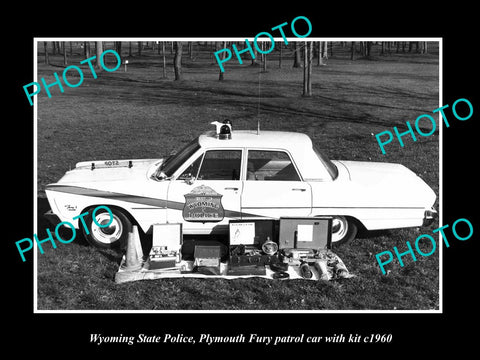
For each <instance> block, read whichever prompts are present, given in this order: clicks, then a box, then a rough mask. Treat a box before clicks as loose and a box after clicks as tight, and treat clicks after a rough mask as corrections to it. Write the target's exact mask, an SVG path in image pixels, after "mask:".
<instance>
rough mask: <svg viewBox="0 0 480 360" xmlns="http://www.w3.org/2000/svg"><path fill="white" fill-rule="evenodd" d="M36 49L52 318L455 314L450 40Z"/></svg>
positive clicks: (43, 266)
mask: <svg viewBox="0 0 480 360" xmlns="http://www.w3.org/2000/svg"><path fill="white" fill-rule="evenodd" d="M301 20H303V22H304V24H307V23H306V21H305V20H304V19H299V20H298V21H297V22H298V23H300V21H301ZM307 25H308V24H307ZM307 29H308V27H307ZM299 31H300V30H299ZM36 40H37V42H36V45H37V46H36V48H37V74H38V75H37V79H36V80H35V82H36V83H38V84H39V85H38V86H37V85H36V84H34V85H32V86H31V87H29V88H27V89H29V91H30V93H33V92H34V91H36V90H35V89H38V90H39V93H38V94H37V95H36V101H37V171H38V173H37V179H38V181H37V186H38V188H37V191H38V208H37V219H38V220H37V221H38V222H37V231H38V233H37V236H38V239H40V240H41V244H40V246H38V247H37V249H34V250H32V251H36V260H37V269H36V270H37V284H36V285H37V290H38V291H37V296H38V298H37V309H38V310H39V311H43V310H152V311H162V310H228V311H235V310H255V311H261V310H264V311H274V310H278V311H296V310H302V311H303V310H313V311H321V310H362V311H363V310H398V311H401V310H423V311H435V310H440V306H441V297H440V293H439V270H440V260H439V256H438V254H439V251H438V250H436V247H437V245H436V240H433V242H432V239H434V238H433V235H435V233H433V232H432V231H435V229H437V228H439V225H438V212H439V204H440V203H441V202H440V195H439V194H440V192H439V190H440V184H439V156H440V155H439V151H440V149H439V129H441V123H439V122H438V120H437V119H434V117H433V116H434V113H433V111H434V110H435V109H438V108H439V107H440V103H439V83H440V73H439V69H440V66H441V64H440V59H441V51H442V43H441V41H440V39H395V41H390V39H364V40H365V41H364V40H362V41H351V40H349V39H332V40H329V39H325V40H324V39H309V38H307V37H305V38H304V39H303V40H301V39H300V38H296V37H288V38H286V39H285V40H284V39H282V38H281V37H280V38H274V41H273V42H272V41H271V40H270V39H269V38H268V37H267V36H264V37H263V38H261V37H258V38H254V39H250V40H241V39H233V40H231V41H227V40H223V41H207V40H205V41H202V40H201V39H199V40H196V39H192V40H188V39H174V40H172V41H165V40H163V39H158V40H156V39H148V38H147V39H139V41H108V39H107V40H104V41H89V39H87V41H56V40H55V39H52V40H51V41H49V40H50V39H36ZM95 40H96V39H95ZM386 40H387V41H386ZM262 52H263V53H264V54H262ZM267 52H268V54H267ZM225 54H228V57H230V60H229V61H225V60H226V58H227V57H226V56H225ZM235 54H238V56H239V59H241V60H242V64H240V62H239V60H238V59H236V55H235ZM242 58H243V59H242ZM97 59H98V60H97ZM219 60H220V61H219ZM222 61H223V63H222ZM219 65H222V66H221V67H220V66H219ZM55 74H56V75H55ZM60 74H61V75H60ZM57 79H58V80H57ZM32 97H33V96H31V95H30V97H29V99H30V98H32ZM456 108H458V114H459V115H458V116H462V117H466V116H467V115H468V114H469V108H468V103H465V102H463V103H459V104H458V105H457V107H456ZM445 111H447V110H445ZM429 114H430V115H429ZM421 115H424V117H421ZM440 121H441V120H440ZM379 134H380V135H379ZM52 149H55V151H52ZM382 152H383V153H382ZM58 224H61V225H60V226H58ZM461 225H462V224H460V225H459V229H460V228H461V227H462V226H461ZM45 229H50V230H51V234H52V236H51V239H50V238H49V234H48V233H47V232H46V230H45ZM459 231H460V230H459ZM422 234H427V236H425V238H420V239H419V240H418V241H416V239H417V238H418V237H419V236H420V235H422ZM428 234H430V235H428ZM462 236H463V235H462ZM72 238H75V241H70V240H71V239H72ZM45 239H47V240H45ZM52 239H53V240H52ZM42 240H45V241H42ZM406 240H408V241H409V243H410V245H407V244H406ZM54 243H58V245H57V246H56V248H53V246H52V245H53V244H54ZM28 244H29V242H25V244H19V245H20V247H21V248H22V249H23V248H24V247H26V246H27V245H28ZM409 246H410V248H411V249H413V250H412V251H411V252H410V253H406V251H407V252H408V250H409ZM394 247H396V249H398V250H395V251H397V252H395V251H394ZM24 252H25V253H26V250H25V251H24ZM402 253H403V255H399V254H402ZM377 254H380V255H381V256H380V255H377ZM22 256H23V253H22ZM58 269H65V270H66V271H65V272H63V271H62V272H59V271H58ZM72 277H74V278H75V281H72ZM207 278H212V279H211V280H208V279H207ZM156 279H158V280H156ZM160 279H161V280H160ZM151 280H154V281H151ZM127 282H128V284H127ZM152 292H153V293H155V294H157V295H156V296H155V297H152V296H150V295H149V294H151V293H152ZM227 294H228V296H225V295H227ZM353 294H356V295H355V296H352V295H353Z"/></svg>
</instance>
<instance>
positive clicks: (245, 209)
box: [241, 149, 312, 218]
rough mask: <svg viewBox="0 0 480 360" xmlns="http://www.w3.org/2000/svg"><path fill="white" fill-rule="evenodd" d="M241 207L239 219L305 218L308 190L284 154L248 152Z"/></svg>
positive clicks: (309, 199) (309, 203) (309, 204)
mask: <svg viewBox="0 0 480 360" xmlns="http://www.w3.org/2000/svg"><path fill="white" fill-rule="evenodd" d="M241 208H242V214H243V217H249V214H253V215H260V216H265V217H273V218H278V217H280V216H308V215H310V213H311V210H312V189H311V187H310V184H308V183H307V182H305V181H302V178H301V176H300V174H299V173H298V170H297V169H296V167H295V164H294V163H293V161H292V159H291V157H290V155H289V154H288V153H287V152H286V151H283V150H255V149H249V150H248V153H247V169H246V180H245V182H244V186H243V193H242V207H241Z"/></svg>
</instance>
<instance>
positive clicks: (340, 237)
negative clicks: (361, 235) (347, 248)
mask: <svg viewBox="0 0 480 360" xmlns="http://www.w3.org/2000/svg"><path fill="white" fill-rule="evenodd" d="M357 231H358V228H357V224H356V223H355V222H354V221H353V220H351V219H348V218H347V217H345V216H339V215H337V216H333V220H332V246H338V245H343V244H345V243H347V242H349V241H352V240H353V239H355V236H357Z"/></svg>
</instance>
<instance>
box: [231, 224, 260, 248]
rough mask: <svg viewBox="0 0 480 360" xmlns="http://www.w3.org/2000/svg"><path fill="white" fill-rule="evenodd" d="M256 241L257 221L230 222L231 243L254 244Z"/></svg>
mask: <svg viewBox="0 0 480 360" xmlns="http://www.w3.org/2000/svg"><path fill="white" fill-rule="evenodd" d="M254 243H255V223H253V222H245V223H230V245H241V244H243V245H253V244H254Z"/></svg>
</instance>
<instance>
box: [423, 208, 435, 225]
mask: <svg viewBox="0 0 480 360" xmlns="http://www.w3.org/2000/svg"><path fill="white" fill-rule="evenodd" d="M436 218H438V213H437V211H436V210H434V209H430V210H425V213H424V215H423V224H422V226H428V225H430V224H431V223H432V222H433V221H434V220H435V219H436Z"/></svg>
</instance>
